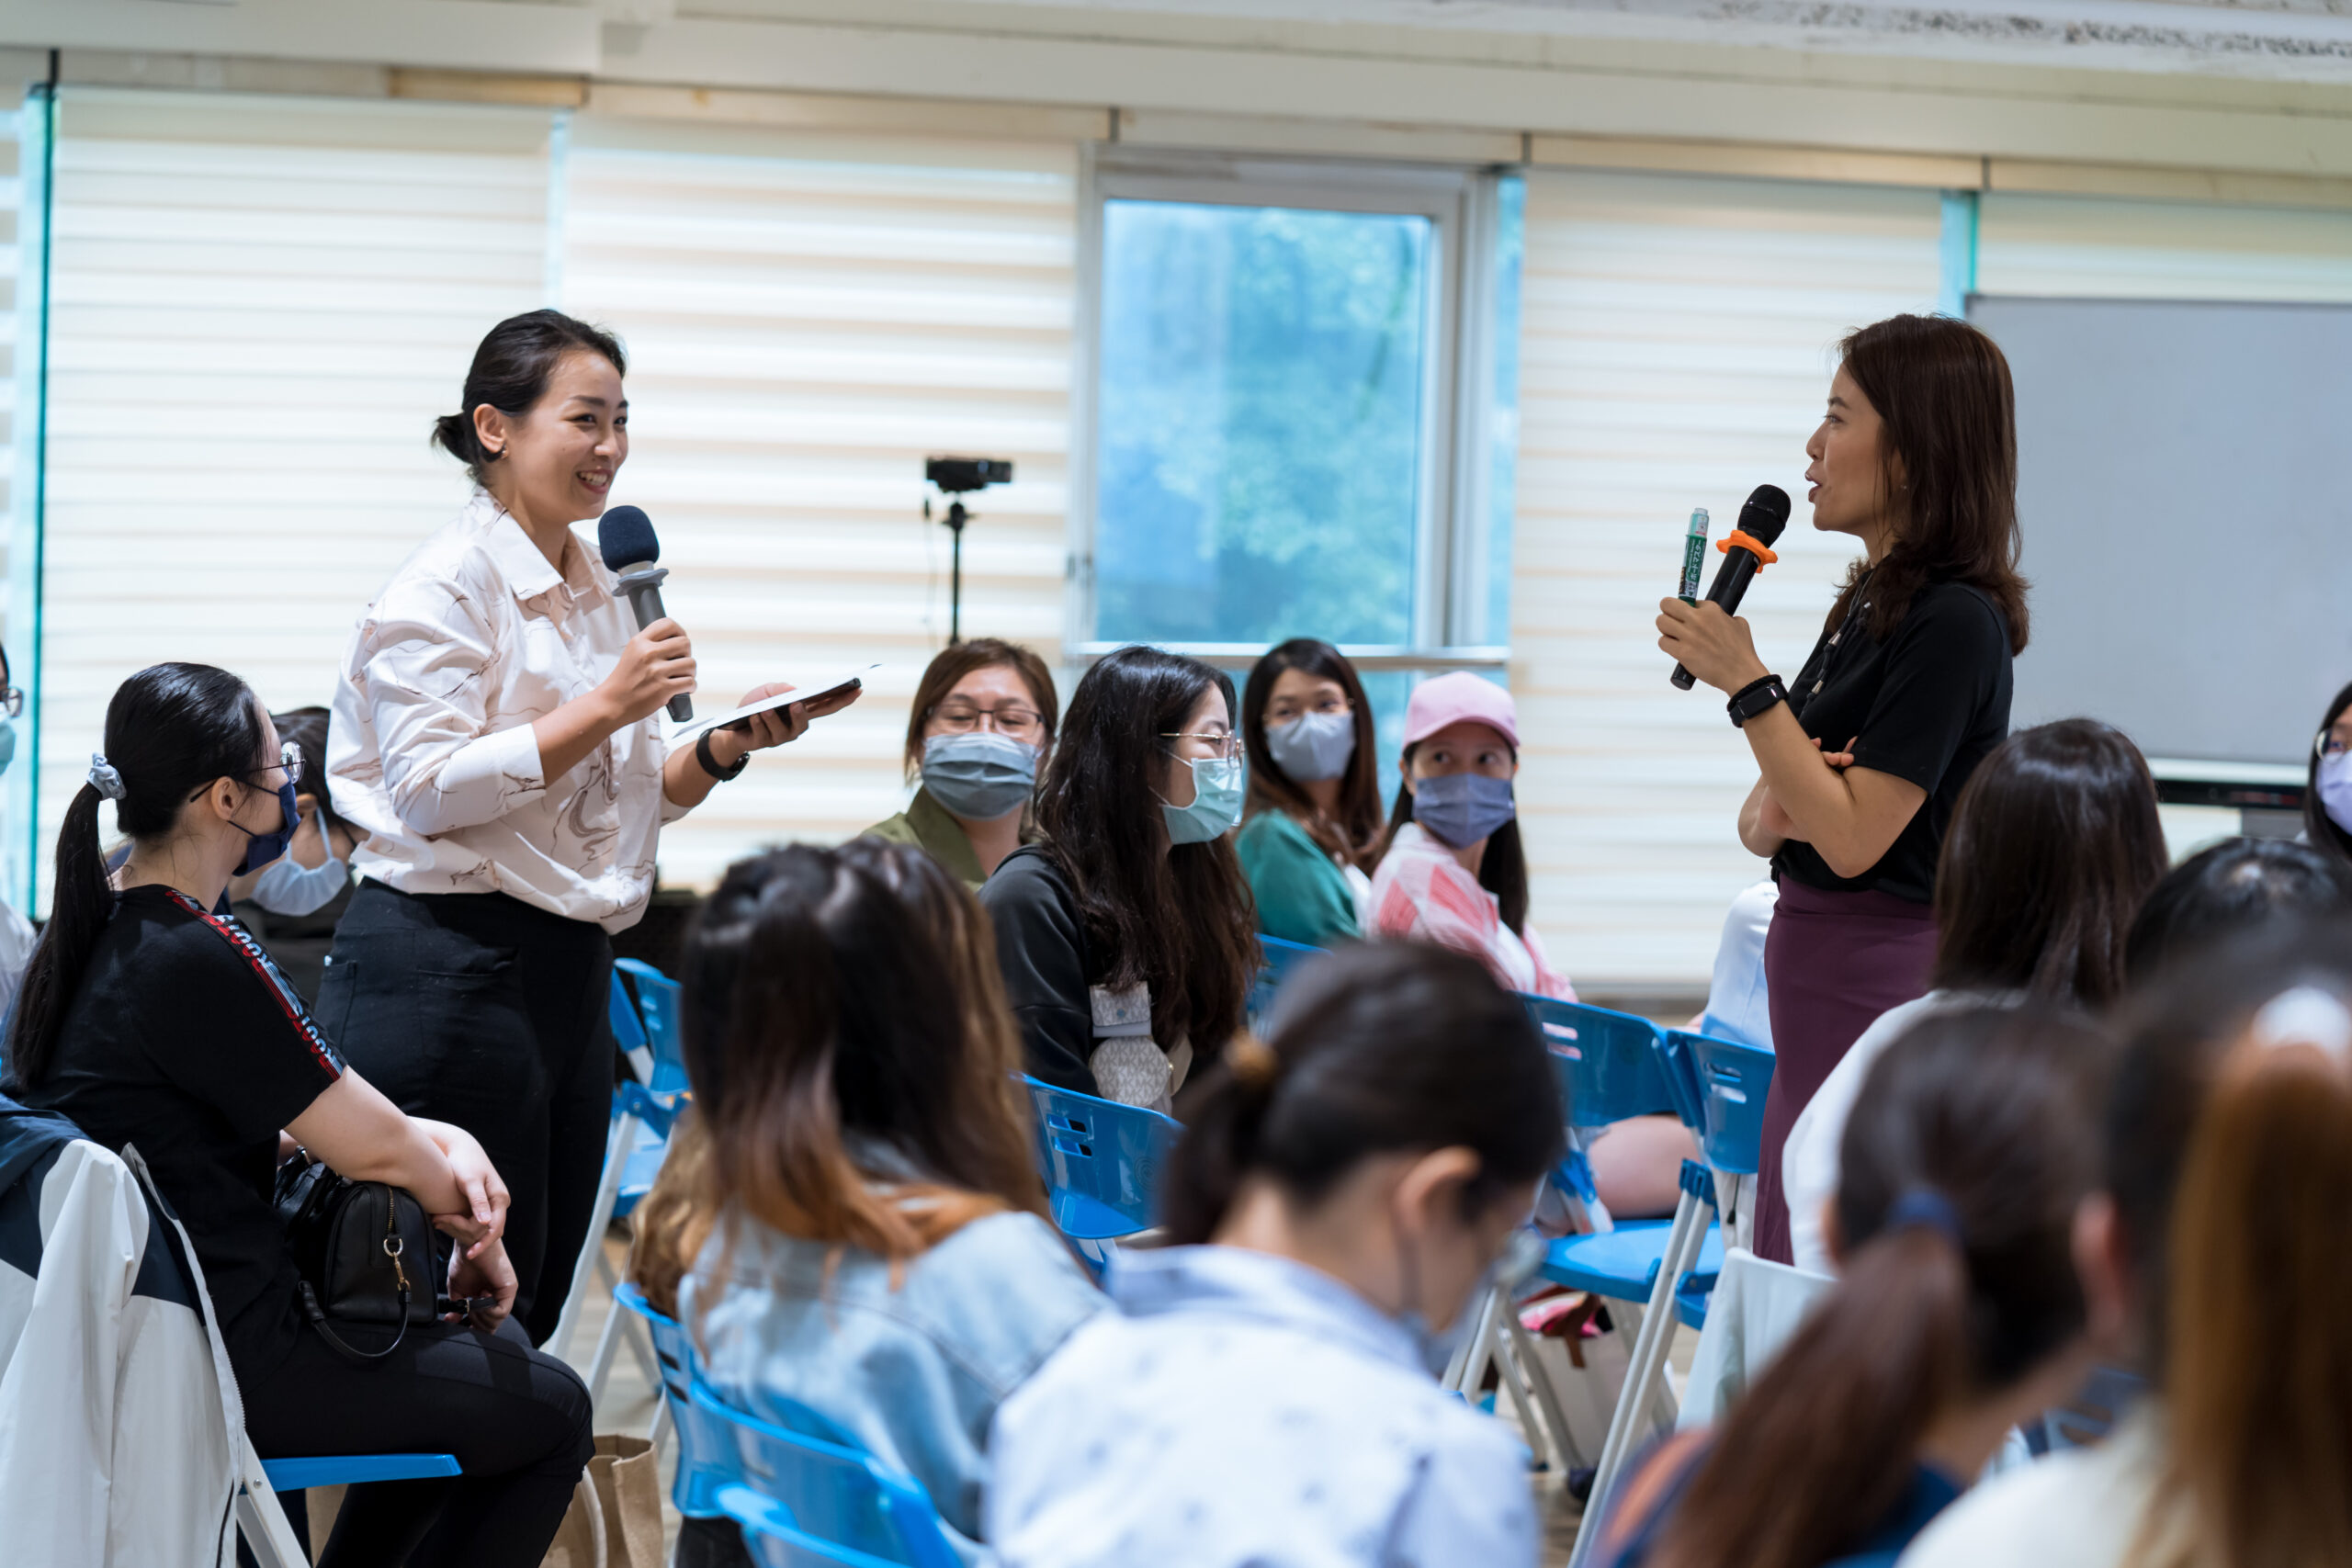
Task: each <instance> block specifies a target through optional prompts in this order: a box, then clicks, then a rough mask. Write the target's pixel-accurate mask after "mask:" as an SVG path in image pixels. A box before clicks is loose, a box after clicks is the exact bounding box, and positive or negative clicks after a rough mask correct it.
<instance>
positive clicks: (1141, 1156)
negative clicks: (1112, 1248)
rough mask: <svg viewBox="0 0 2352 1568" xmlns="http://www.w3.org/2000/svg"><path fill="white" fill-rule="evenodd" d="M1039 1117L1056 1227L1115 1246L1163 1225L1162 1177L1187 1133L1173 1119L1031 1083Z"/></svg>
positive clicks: (1026, 1083) (1042, 1169) (1027, 1082)
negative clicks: (1122, 1239) (1179, 1140)
mask: <svg viewBox="0 0 2352 1568" xmlns="http://www.w3.org/2000/svg"><path fill="white" fill-rule="evenodd" d="M1021 1083H1022V1087H1023V1089H1027V1090H1028V1093H1029V1104H1030V1106H1031V1108H1032V1109H1033V1110H1034V1111H1035V1112H1036V1117H1037V1171H1038V1174H1039V1175H1041V1176H1043V1177H1044V1178H1045V1179H1046V1194H1047V1196H1048V1197H1049V1198H1050V1199H1051V1200H1052V1203H1053V1211H1054V1224H1057V1225H1059V1226H1060V1227H1061V1229H1062V1234H1063V1235H1067V1236H1069V1237H1072V1238H1073V1239H1075V1240H1078V1241H1108V1240H1111V1239H1113V1238H1114V1237H1117V1236H1123V1235H1135V1234H1136V1232H1137V1231H1144V1230H1149V1229H1150V1228H1151V1227H1152V1226H1153V1225H1155V1224H1159V1217H1158V1216H1159V1172H1160V1168H1161V1167H1162V1166H1163V1165H1165V1164H1166V1163H1167V1159H1168V1151H1169V1150H1170V1149H1171V1148H1173V1147H1174V1146H1175V1144H1176V1134H1178V1132H1179V1131H1181V1129H1180V1128H1179V1127H1178V1126H1177V1124H1176V1122H1175V1121H1174V1119H1173V1118H1171V1117H1167V1116H1163V1115H1161V1114H1160V1113H1159V1111H1147V1110H1145V1109H1144V1108H1143V1107H1142V1106H1139V1105H1121V1104H1119V1103H1117V1102H1116V1101H1115V1100H1097V1099H1095V1098H1094V1097H1093V1096H1092V1095H1091V1094H1076V1093H1073V1092H1071V1091H1070V1090H1069V1089H1056V1088H1054V1087H1053V1086H1052V1085H1051V1084H1042V1083H1039V1082H1038V1081H1037V1080H1036V1079H1035V1078H1032V1077H1024V1078H1023V1079H1022V1080H1021Z"/></svg>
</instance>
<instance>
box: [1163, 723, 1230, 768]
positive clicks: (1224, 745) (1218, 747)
mask: <svg viewBox="0 0 2352 1568" xmlns="http://www.w3.org/2000/svg"><path fill="white" fill-rule="evenodd" d="M1159 738H1160V739H1162V740H1205V741H1207V742H1208V743H1209V747H1210V750H1211V754H1212V755H1213V756H1216V757H1218V758H1220V759H1222V760H1223V761H1227V762H1230V761H1233V759H1235V758H1236V757H1238V756H1239V755H1241V737H1239V736H1238V735H1201V734H1196V733H1194V732H1193V731H1191V730H1185V729H1174V730H1170V729H1163V730H1161V731H1160V732H1159Z"/></svg>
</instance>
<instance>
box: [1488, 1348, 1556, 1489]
mask: <svg viewBox="0 0 2352 1568" xmlns="http://www.w3.org/2000/svg"><path fill="white" fill-rule="evenodd" d="M1495 1371H1496V1372H1497V1374H1498V1376H1497V1378H1496V1380H1495V1381H1496V1382H1497V1383H1498V1385H1499V1386H1500V1387H1501V1389H1502V1392H1503V1393H1504V1394H1505V1395H1506V1396H1508V1397H1509V1398H1510V1404H1511V1408H1512V1409H1513V1410H1515V1411H1517V1412H1518V1413H1519V1429H1520V1430H1521V1432H1523V1433H1525V1434H1526V1435H1527V1446H1528V1448H1529V1449H1530V1450H1532V1451H1534V1452H1535V1453H1537V1454H1538V1455H1540V1456H1541V1457H1542V1459H1543V1460H1544V1462H1545V1463H1546V1464H1552V1465H1557V1464H1562V1463H1565V1462H1566V1461H1564V1460H1563V1459H1562V1458H1561V1457H1560V1454H1559V1451H1558V1446H1557V1445H1556V1444H1555V1443H1554V1441H1553V1440H1552V1434H1551V1433H1550V1432H1549V1431H1547V1430H1545V1429H1544V1417H1543V1416H1542V1414H1541V1413H1540V1412H1538V1411H1537V1410H1536V1408H1535V1405H1534V1404H1533V1402H1532V1401H1531V1400H1530V1399H1529V1397H1528V1393H1527V1385H1526V1383H1525V1382H1524V1380H1523V1379H1521V1376H1520V1371H1519V1369H1518V1368H1517V1367H1516V1366H1514V1365H1512V1364H1511V1354H1510V1346H1509V1345H1508V1344H1506V1343H1504V1342H1502V1341H1500V1340H1498V1341H1497V1343H1496V1346H1495ZM1555 1473H1556V1472H1555Z"/></svg>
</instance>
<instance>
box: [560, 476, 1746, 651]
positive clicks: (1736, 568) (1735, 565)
mask: <svg viewBox="0 0 2352 1568" xmlns="http://www.w3.org/2000/svg"><path fill="white" fill-rule="evenodd" d="M629 510H631V511H634V510H635V508H633V507H632V508H630V509H629ZM606 515H607V516H609V515H611V514H610V513H606ZM639 515H640V516H642V515H643V513H639ZM1788 525H1789V492H1788V491H1784V490H1782V489H1781V487H1780V486H1779V485H1758V486H1757V487H1756V489H1755V491H1753V492H1752V493H1751V494H1750V495H1749V496H1748V498H1747V505H1745V506H1743V507H1741V508H1740V509H1739V531H1738V533H1736V534H1734V535H1733V536H1732V537H1731V538H1729V539H1726V540H1724V545H1725V547H1726V548H1725V549H1724V564H1723V565H1721V566H1719V567H1717V568H1715V580H1714V581H1713V582H1711V583H1709V584H1708V585H1707V602H1708V603H1709V604H1721V605H1722V606H1723V607H1724V615H1734V614H1736V613H1737V611H1738V609H1739V601H1740V599H1741V597H1742V596H1743V595H1745V594H1746V593H1747V584H1748V582H1749V581H1750V580H1752V579H1753V578H1754V577H1755V576H1756V574H1757V572H1758V571H1759V570H1762V569H1763V566H1764V562H1763V560H1762V559H1761V558H1758V555H1757V554H1756V552H1755V551H1754V550H1751V549H1749V548H1748V547H1747V546H1745V545H1742V544H1737V543H1735V542H1734V541H1736V539H1737V538H1738V537H1739V535H1740V534H1745V535H1747V536H1748V537H1749V538H1751V539H1753V540H1755V541H1756V542H1757V543H1758V544H1759V545H1762V546H1764V547H1766V548H1768V549H1769V548H1770V547H1771V545H1772V541H1773V540H1775V539H1777V538H1779V537H1780V536H1781V529H1783V528H1785V527H1787V526H1788ZM649 532H650V530H649ZM1674 683H1675V685H1676V686H1678V687H1679V688H1680V689H1681V690H1683V691H1686V692H1687V691H1689V690H1690V689H1691V687H1693V686H1695V685H1697V684H1698V683H1699V678H1698V677H1697V676H1696V675H1693V674H1691V671H1688V670H1685V669H1684V668H1682V666H1681V665H1679V664H1678V665H1676V666H1675V667H1674Z"/></svg>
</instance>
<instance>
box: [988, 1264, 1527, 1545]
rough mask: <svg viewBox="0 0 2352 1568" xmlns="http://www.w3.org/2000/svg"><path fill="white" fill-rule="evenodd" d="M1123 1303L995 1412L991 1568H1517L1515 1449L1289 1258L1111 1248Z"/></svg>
mask: <svg viewBox="0 0 2352 1568" xmlns="http://www.w3.org/2000/svg"><path fill="white" fill-rule="evenodd" d="M1110 1289H1111V1296H1112V1299H1113V1301H1114V1303H1116V1304H1117V1305H1118V1307H1119V1311H1118V1312H1116V1313H1105V1314H1103V1315H1102V1316H1099V1317H1097V1318H1095V1319H1093V1320H1092V1321H1091V1322H1090V1323H1088V1324H1087V1325H1084V1326H1083V1327H1081V1328H1080V1329H1079V1330H1078V1332H1077V1333H1075V1334H1073V1335H1071V1336H1070V1337H1069V1339H1068V1340H1067V1341H1065V1342H1064V1344H1063V1346H1062V1348H1061V1349H1060V1350H1058V1351H1057V1352H1056V1353H1055V1355H1054V1357H1053V1358H1052V1359H1050V1360H1048V1361H1047V1362H1046V1364H1045V1366H1043V1367H1042V1368H1040V1369H1039V1370H1038V1371H1037V1374H1036V1375H1035V1377H1033V1378H1031V1379H1030V1380H1029V1382H1026V1383H1024V1384H1023V1385H1022V1387H1021V1388H1020V1389H1018V1390H1017V1391H1015V1392H1014V1393H1013V1394H1012V1397H1011V1398H1009V1399H1007V1400H1006V1401H1005V1402H1004V1403H1003V1404H1001V1405H1000V1406H999V1407H998V1411H997V1418H996V1430H995V1435H994V1437H993V1438H991V1440H990V1443H989V1449H990V1451H991V1454H992V1456H993V1462H994V1464H995V1474H994V1477H993V1479H992V1481H991V1483H990V1485H989V1493H988V1498H987V1515H988V1539H989V1544H990V1545H992V1546H993V1547H994V1548H995V1549H996V1551H997V1554H998V1557H999V1559H1000V1561H1001V1562H1002V1563H1003V1564H1004V1565H1005V1568H1114V1565H1115V1568H1131V1565H1133V1564H1136V1563H1150V1564H1152V1565H1153V1568H1235V1565H1236V1564H1240V1563H1249V1564H1252V1565H1253V1568H1374V1565H1375V1564H1378V1565H1381V1568H1406V1565H1408V1564H1410V1565H1414V1568H1440V1565H1449V1564H1455V1563H1459V1564H1463V1565H1464V1568H1473V1565H1475V1568H1534V1563H1535V1561H1536V1551H1537V1537H1538V1531H1537V1526H1536V1514H1535V1502H1534V1496H1533V1494H1532V1489H1531V1488H1530V1485H1529V1483H1528V1476H1527V1453H1526V1450H1524V1449H1522V1448H1521V1446H1520V1444H1519V1441H1518V1439H1517V1438H1515V1437H1514V1436H1513V1435H1512V1434H1511V1432H1510V1430H1509V1429H1508V1428H1507V1427H1504V1426H1503V1425H1502V1423H1500V1422H1499V1421H1497V1420H1496V1419H1495V1418H1494V1417H1492V1416H1487V1415H1483V1414H1481V1413H1479V1412H1477V1411H1475V1410H1472V1409H1471V1408H1470V1407H1469V1406H1468V1405H1466V1404H1463V1403H1462V1401H1461V1400H1459V1399H1458V1398H1455V1397H1454V1396H1453V1395H1452V1394H1447V1393H1441V1392H1440V1391H1439V1389H1438V1386H1437V1383H1436V1382H1435V1380H1434V1379H1432V1378H1431V1377H1430V1373H1429V1371H1427V1370H1426V1368H1425V1367H1424V1365H1423V1364H1422V1361H1421V1358H1420V1355H1419V1350H1418V1347H1417V1346H1416V1344H1415V1341H1414V1339H1413V1337H1412V1336H1411V1335H1409V1334H1408V1333H1407V1332H1406V1331H1405V1330H1404V1329H1403V1328H1402V1327H1400V1326H1399V1325H1397V1323H1396V1322H1394V1321H1393V1320H1391V1319H1390V1318H1388V1317H1386V1316H1385V1315H1384V1314H1382V1313H1380V1312H1379V1311H1378V1310H1377V1309H1376V1308H1374V1306H1373V1305H1372V1303H1369V1302H1367V1301H1365V1300H1364V1299H1363V1297H1362V1296H1359V1295H1358V1294H1356V1293H1355V1292H1353V1291H1352V1290H1351V1289H1349V1288H1348V1287H1347V1286H1346V1285H1343V1284H1341V1283H1340V1281H1339V1280H1334V1279H1332V1278H1331V1277H1330V1276H1329V1275H1327V1274H1324V1273H1321V1272H1319V1271H1318V1270H1317V1269H1310V1268H1308V1267H1306V1265H1305V1264H1303V1263H1295V1262H1293V1261H1291V1260H1290V1259H1288V1258H1275V1257H1272V1256H1270V1255H1268V1254H1265V1253H1261V1252H1251V1251H1247V1250H1244V1249H1242V1248H1240V1247H1169V1248H1166V1249H1163V1250H1153V1251H1129V1252H1120V1253H1116V1254H1114V1256H1113V1258H1112V1261H1111V1275H1110Z"/></svg>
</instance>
